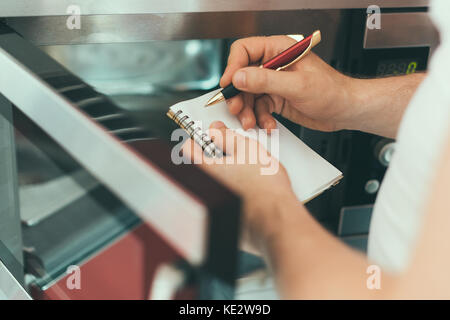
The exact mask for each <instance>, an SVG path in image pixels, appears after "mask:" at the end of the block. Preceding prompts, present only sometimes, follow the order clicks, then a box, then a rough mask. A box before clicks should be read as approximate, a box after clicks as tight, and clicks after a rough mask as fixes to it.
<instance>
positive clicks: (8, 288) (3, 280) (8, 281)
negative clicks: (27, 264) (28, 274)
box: [0, 261, 31, 300]
mask: <svg viewBox="0 0 450 320" xmlns="http://www.w3.org/2000/svg"><path fill="white" fill-rule="evenodd" d="M6 299H8V300H31V297H30V296H29V295H28V293H27V292H26V291H25V290H24V289H23V288H22V286H21V285H20V284H19V282H18V281H17V280H16V279H15V278H14V277H13V275H12V274H11V273H10V272H9V271H8V269H7V268H6V267H5V265H4V264H3V263H2V262H1V261H0V300H6Z"/></svg>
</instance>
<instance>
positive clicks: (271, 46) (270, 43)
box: [220, 36, 295, 87]
mask: <svg viewBox="0 0 450 320" xmlns="http://www.w3.org/2000/svg"><path fill="white" fill-rule="evenodd" d="M293 43H295V41H294V40H293V39H291V38H289V37H286V36H271V37H251V38H245V39H240V40H237V41H235V42H233V44H232V46H231V48H230V54H229V56H228V63H227V67H226V69H225V72H224V73H223V76H222V78H221V79H220V86H221V87H226V86H227V85H229V84H230V83H231V78H232V76H233V74H234V73H235V72H236V71H237V70H238V69H240V68H243V67H247V66H249V65H250V64H255V63H258V62H263V61H266V60H268V59H270V58H272V57H274V56H275V55H277V54H278V53H280V52H282V51H283V50H285V49H286V48H288V47H289V46H291V45H292V44H293Z"/></svg>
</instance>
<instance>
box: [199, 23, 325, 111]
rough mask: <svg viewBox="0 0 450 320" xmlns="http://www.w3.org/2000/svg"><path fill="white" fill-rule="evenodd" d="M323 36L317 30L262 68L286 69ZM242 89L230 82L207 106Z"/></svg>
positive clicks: (305, 53)
mask: <svg viewBox="0 0 450 320" xmlns="http://www.w3.org/2000/svg"><path fill="white" fill-rule="evenodd" d="M321 39H322V37H321V34H320V31H315V32H314V33H313V34H312V35H310V36H309V37H307V38H305V39H303V40H301V41H299V42H297V43H296V44H294V45H293V46H291V47H289V48H288V49H286V50H284V51H283V52H281V53H280V54H278V55H277V56H275V57H274V58H272V59H270V60H269V61H267V62H266V63H263V64H262V65H260V66H259V67H260V68H267V69H273V70H276V71H280V70H283V69H286V68H287V67H289V66H291V65H292V64H294V63H296V62H298V61H300V60H301V59H302V58H303V57H305V56H306V55H307V54H308V53H309V52H310V51H311V49H312V48H314V47H315V46H316V45H317V44H318V43H319V42H320V41H321ZM239 93H240V91H239V90H238V89H236V88H235V87H234V86H233V84H230V85H229V86H227V87H226V88H224V89H223V90H222V91H220V92H218V93H217V94H216V95H215V96H214V97H212V98H211V99H209V101H208V103H207V104H206V106H205V107H209V106H212V105H213V104H216V103H218V102H220V101H223V100H225V99H230V98H232V97H234V96H236V95H238V94H239Z"/></svg>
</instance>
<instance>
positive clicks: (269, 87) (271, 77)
mask: <svg viewBox="0 0 450 320" xmlns="http://www.w3.org/2000/svg"><path fill="white" fill-rule="evenodd" d="M232 81H233V85H234V86H235V87H236V88H237V89H239V90H241V91H245V92H250V93H255V94H262V93H267V94H275V95H279V96H281V97H283V98H288V99H292V98H295V97H296V96H298V95H299V93H300V92H301V88H302V86H303V79H302V78H301V77H300V76H299V74H298V73H296V72H292V71H284V72H277V71H275V70H270V69H264V68H257V67H247V68H243V69H240V70H238V71H237V72H236V73H235V74H234V75H233V79H232Z"/></svg>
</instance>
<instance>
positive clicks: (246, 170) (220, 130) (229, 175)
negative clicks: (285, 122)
mask: <svg viewBox="0 0 450 320" xmlns="http://www.w3.org/2000/svg"><path fill="white" fill-rule="evenodd" d="M209 135H210V137H211V138H212V139H213V141H214V143H215V144H216V146H217V147H219V148H220V149H221V150H223V151H224V152H225V153H226V156H224V157H223V158H216V159H213V158H206V157H205V156H204V154H203V150H202V148H201V147H200V146H199V145H198V144H196V143H195V142H194V141H193V140H189V141H188V142H186V143H185V144H184V146H183V149H182V151H183V156H185V157H187V158H190V159H191V160H193V163H197V164H199V165H200V167H201V168H203V169H204V170H205V171H207V172H209V173H210V174H211V175H212V176H214V177H215V178H217V179H218V180H219V181H221V182H222V183H224V184H225V185H226V186H228V187H229V188H230V189H232V190H233V191H235V192H236V193H238V194H239V195H240V196H241V197H242V199H243V204H244V207H243V212H244V213H245V216H244V218H245V221H244V222H245V228H244V234H243V235H244V237H243V240H244V242H245V243H243V245H244V248H245V249H250V251H252V252H255V253H257V252H259V249H260V242H261V239H262V238H266V237H270V236H271V235H273V234H274V233H276V232H279V231H280V229H279V228H278V227H277V226H279V224H278V223H279V222H280V221H283V220H284V219H287V218H289V217H285V216H283V215H284V213H285V212H284V211H283V210H280V208H279V205H280V204H282V203H284V202H285V201H287V200H288V199H289V201H294V202H296V203H298V205H299V206H300V205H301V204H300V203H299V202H298V200H297V198H296V196H295V195H294V193H293V191H292V188H291V183H290V181H289V177H288V175H287V172H286V170H285V168H284V167H283V166H282V165H281V164H279V163H278V160H277V159H275V158H273V157H271V156H270V154H269V153H268V152H267V151H266V150H265V149H264V148H263V147H262V146H261V145H260V144H259V143H258V142H257V141H255V140H253V139H249V138H246V137H244V136H242V135H240V134H238V133H236V132H235V131H233V130H230V129H228V128H227V127H226V126H225V125H224V124H223V123H222V122H215V123H213V124H211V127H210V130H209ZM251 152H253V153H254V152H257V154H258V156H257V159H256V160H257V161H256V162H255V163H251V161H249V159H250V153H251ZM253 155H254V154H253ZM268 160H269V161H268ZM273 162H276V163H277V165H276V166H275V167H276V168H277V169H278V170H277V171H276V172H273V174H271V175H262V174H261V169H262V168H264V167H268V166H271V165H272V164H273Z"/></svg>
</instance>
